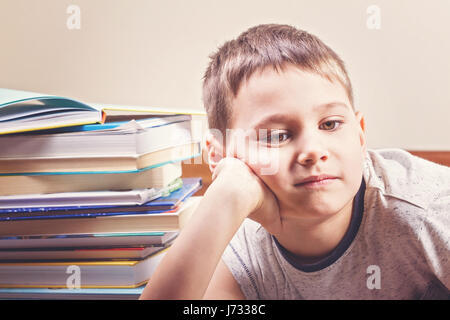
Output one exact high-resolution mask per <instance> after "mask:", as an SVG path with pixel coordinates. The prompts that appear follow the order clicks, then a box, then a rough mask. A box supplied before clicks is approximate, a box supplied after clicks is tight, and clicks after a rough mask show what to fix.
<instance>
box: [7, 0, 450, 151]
mask: <svg viewBox="0 0 450 320" xmlns="http://www.w3.org/2000/svg"><path fill="white" fill-rule="evenodd" d="M71 4H76V5H78V6H79V7H80V9H81V16H80V17H81V28H80V29H79V30H69V29H68V28H67V25H66V22H67V19H68V18H69V14H67V13H66V9H67V7H68V6H69V5H71ZM370 5H377V6H378V8H380V14H381V15H380V17H381V20H380V21H381V25H380V29H378V30H377V29H375V30H372V29H369V28H368V27H367V20H368V19H370V18H371V17H373V15H372V14H370V13H369V14H368V13H367V12H366V11H367V8H368V7H369V6H370ZM371 21H372V20H371ZM269 22H272V23H287V24H291V25H295V26H298V27H300V28H303V29H305V30H308V31H310V32H311V33H314V34H315V35H317V36H319V37H320V38H321V39H322V40H324V41H325V42H326V43H327V44H329V45H330V46H331V47H332V48H334V49H335V51H337V52H338V54H340V55H341V57H342V58H343V59H344V61H345V62H346V64H347V67H348V70H349V73H350V77H351V79H352V81H353V85H354V89H355V100H356V108H357V109H359V110H361V111H362V112H363V113H364V114H365V115H366V125H367V136H368V143H369V147H373V148H378V147H401V148H407V149H428V150H433V149H438V150H450V134H449V132H450V130H449V128H448V127H449V125H450V121H449V119H450V58H449V57H450V1H448V0H432V1H425V0H403V1H402V0H395V1H389V0H375V1H372V0H371V1H366V0H345V1H336V0H322V1H312V0H307V1H306V0H277V1H266V0H264V1H263V0H252V1H249V0H247V1H243V0H227V1H225V0H220V1H218V0H197V1H195V0H192V1H188V0H184V1H182V0H166V1H156V0H155V1H149V0H148V1H144V0H130V1H126V0H115V1H112V0H71V1H67V0H39V1H38V0H36V1H30V0H1V1H0V41H1V46H0V87H7V88H16V89H22V90H29V91H37V92H43V93H49V94H56V95H63V96H68V97H73V98H78V99H81V100H83V101H85V102H96V103H113V104H127V105H143V106H162V107H168V108H189V109H198V110H202V103H201V78H202V76H203V72H204V69H205V66H206V64H207V62H208V55H209V54H210V53H211V52H212V51H213V50H215V49H216V48H217V46H219V45H220V44H221V43H223V41H225V40H227V39H230V38H232V37H235V36H237V35H238V34H239V33H240V32H241V31H243V30H245V29H246V28H248V27H250V26H253V25H256V24H260V23H269Z"/></svg>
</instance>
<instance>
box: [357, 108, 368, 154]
mask: <svg viewBox="0 0 450 320" xmlns="http://www.w3.org/2000/svg"><path fill="white" fill-rule="evenodd" d="M355 116H356V121H357V122H358V124H359V129H360V130H359V140H360V142H361V147H363V149H364V151H366V148H367V146H366V123H365V120H364V116H363V114H362V113H361V111H356V112H355Z"/></svg>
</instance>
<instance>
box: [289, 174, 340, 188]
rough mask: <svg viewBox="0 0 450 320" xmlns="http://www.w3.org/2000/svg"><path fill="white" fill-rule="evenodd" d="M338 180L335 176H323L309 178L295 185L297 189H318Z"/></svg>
mask: <svg viewBox="0 0 450 320" xmlns="http://www.w3.org/2000/svg"><path fill="white" fill-rule="evenodd" d="M336 179H337V178H336V177H335V176H331V175H327V174H321V175H319V176H309V177H307V178H305V179H303V180H301V181H300V182H297V183H296V184H295V186H296V187H303V186H305V187H318V186H324V185H327V184H329V183H331V182H333V181H334V180H336Z"/></svg>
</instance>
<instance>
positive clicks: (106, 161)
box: [0, 142, 201, 175]
mask: <svg viewBox="0 0 450 320" xmlns="http://www.w3.org/2000/svg"><path fill="white" fill-rule="evenodd" d="M200 155H201V145H200V142H188V143H185V144H180V145H177V146H170V147H167V148H164V149H160V150H157V151H154V152H149V153H145V154H139V155H129V156H127V155H103V156H83V155H82V154H79V155H77V156H75V155H74V156H59V157H58V156H55V157H25V158H2V157H0V175H8V174H22V175H26V174H62V173H67V172H73V173H74V172H112V171H119V172H138V171H142V170H147V169H150V168H152V167H156V166H158V165H161V164H164V163H169V162H179V161H183V160H186V159H190V158H196V157H198V156H200Z"/></svg>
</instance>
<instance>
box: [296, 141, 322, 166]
mask: <svg viewBox="0 0 450 320" xmlns="http://www.w3.org/2000/svg"><path fill="white" fill-rule="evenodd" d="M298 150H299V151H298V154H297V162H298V163H299V164H301V165H302V166H310V165H313V164H315V163H317V162H318V161H319V160H322V161H326V160H327V159H328V157H329V154H328V151H327V150H326V148H324V147H322V146H321V144H320V143H318V142H314V141H312V140H311V139H308V142H306V143H303V144H302V145H301V146H299V149H298Z"/></svg>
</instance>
